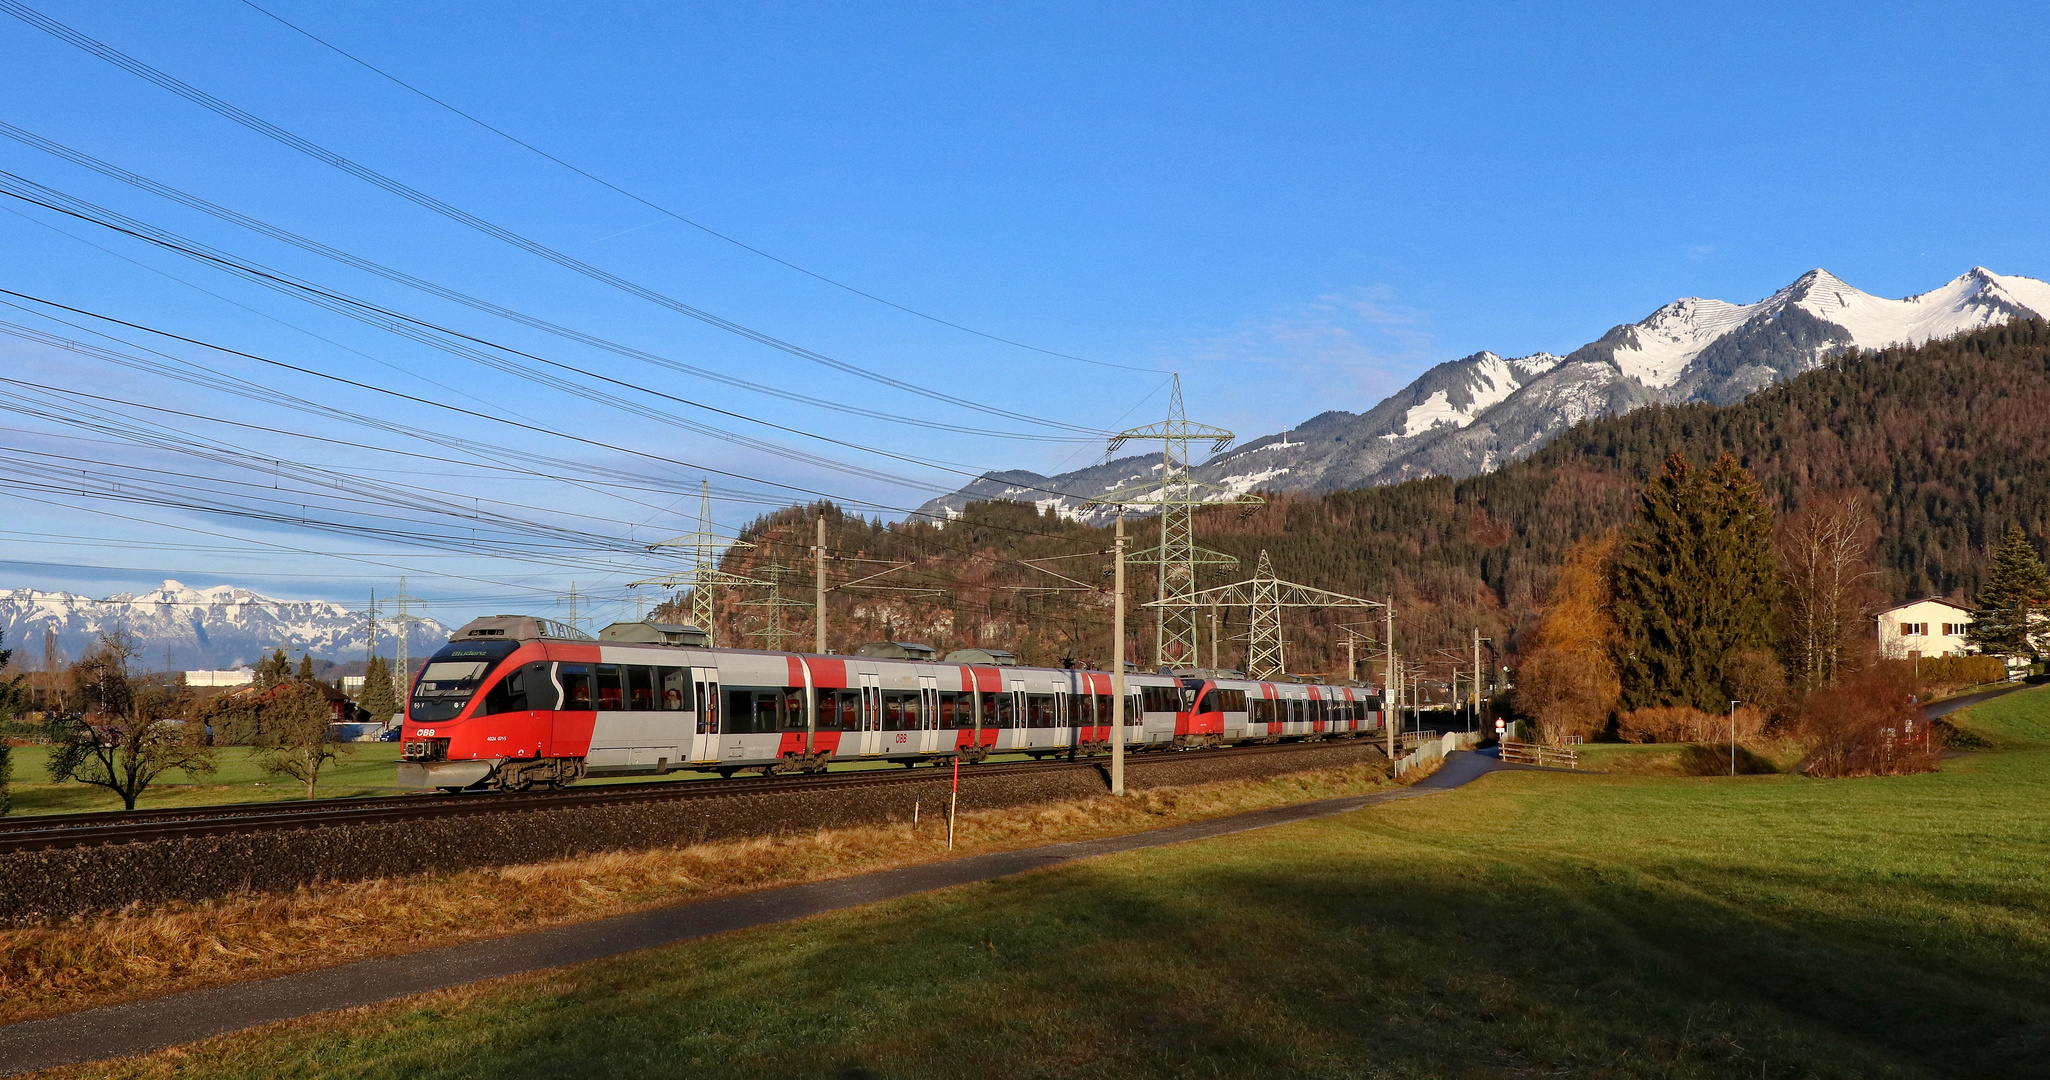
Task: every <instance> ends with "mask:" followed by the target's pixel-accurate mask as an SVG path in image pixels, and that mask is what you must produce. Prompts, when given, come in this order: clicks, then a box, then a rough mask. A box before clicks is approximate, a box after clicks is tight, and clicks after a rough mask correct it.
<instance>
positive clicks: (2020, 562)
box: [1965, 524, 2050, 660]
mask: <svg viewBox="0 0 2050 1080" xmlns="http://www.w3.org/2000/svg"><path fill="white" fill-rule="evenodd" d="M2046 608H2050V574H2046V573H2045V572H2044V570H2043V560H2042V559H2040V558H2038V557H2037V555H2036V548H2035V545H2033V544H2031V543H2029V536H2028V534H2027V533H2025V532H2023V531H2022V527H2021V526H2020V525H2018V524H2017V525H2009V526H2008V527H2007V538H2006V539H2005V540H2002V541H2001V542H2000V550H1999V551H1996V552H1994V553H1993V563H1992V565H1991V566H1990V567H1988V568H1987V572H1986V584H1984V585H1982V586H1980V587H1979V610H1978V612H1977V614H1975V615H1974V616H1973V617H1972V623H1971V625H1970V626H1969V627H1967V628H1966V629H1965V640H1967V641H1969V642H1971V643H1972V645H1973V646H1975V647H1977V648H1978V650H1979V651H1980V652H1982V653H1986V654H1988V655H1990V656H2015V657H2027V658H2029V659H2031V660H2034V659H2039V658H2041V656H2042V655H2043V652H2044V651H2045V645H2046V641H2045V638H2046V637H2050V626H2045V625H2044V621H2045V619H2046V618H2050V613H2046V611H2045V609H2046Z"/></svg>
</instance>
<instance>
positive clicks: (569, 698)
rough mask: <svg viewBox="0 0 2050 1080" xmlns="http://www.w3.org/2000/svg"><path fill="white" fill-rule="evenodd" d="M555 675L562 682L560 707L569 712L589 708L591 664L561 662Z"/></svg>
mask: <svg viewBox="0 0 2050 1080" xmlns="http://www.w3.org/2000/svg"><path fill="white" fill-rule="evenodd" d="M555 676H556V678H557V679H559V680H560V681H561V682H562V707H563V708H565V709H568V710H570V711H571V712H589V711H590V709H591V665H589V664H563V665H562V666H561V667H559V668H557V669H556V673H555Z"/></svg>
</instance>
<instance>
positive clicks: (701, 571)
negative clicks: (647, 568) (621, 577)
mask: <svg viewBox="0 0 2050 1080" xmlns="http://www.w3.org/2000/svg"><path fill="white" fill-rule="evenodd" d="M698 491H699V493H698V500H699V501H698V531H696V532H694V533H686V534H684V535H682V536H672V537H670V538H669V539H667V540H662V541H658V542H656V543H653V544H649V545H648V550H649V551H655V550H658V549H661V548H681V549H683V550H685V551H689V552H691V553H692V555H693V556H694V558H695V562H696V565H695V566H694V567H693V568H692V569H691V571H690V572H689V573H685V574H665V575H663V576H661V577H651V578H642V579H641V580H639V581H629V582H627V583H626V587H627V588H629V589H632V588H636V587H638V586H641V585H660V586H662V587H664V588H670V589H674V588H678V587H679V586H684V585H688V586H690V607H691V618H692V620H694V621H695V623H696V625H697V628H698V629H700V630H703V631H704V632H705V636H706V640H707V641H709V642H710V643H711V644H712V645H714V646H716V645H718V644H719V628H718V625H717V623H718V609H717V608H716V607H715V606H714V605H713V602H712V601H713V595H712V590H713V589H714V588H716V587H718V586H720V585H726V586H733V587H739V586H745V585H765V584H767V582H762V581H756V580H755V579H754V578H751V577H742V576H741V575H739V574H729V573H727V572H726V571H724V570H721V569H719V556H720V554H721V553H722V552H724V551H725V550H726V549H727V548H729V547H739V548H751V547H753V546H754V545H753V544H750V543H748V542H747V541H745V540H728V539H726V538H725V537H722V536H719V535H718V534H716V533H714V532H713V531H712V487H711V483H710V482H709V481H707V482H705V483H704V484H702V485H701V486H700V487H699V489H698Z"/></svg>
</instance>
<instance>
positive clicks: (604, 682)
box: [597, 664, 626, 712]
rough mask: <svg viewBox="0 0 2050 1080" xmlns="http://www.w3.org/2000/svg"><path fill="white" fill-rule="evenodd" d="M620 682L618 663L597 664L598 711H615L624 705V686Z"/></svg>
mask: <svg viewBox="0 0 2050 1080" xmlns="http://www.w3.org/2000/svg"><path fill="white" fill-rule="evenodd" d="M621 682H622V680H621V679H620V676H619V665H618V664H599V665H598V686H597V690H598V711H599V712H616V711H618V710H620V709H622V708H625V707H626V688H625V687H624V686H622V685H621Z"/></svg>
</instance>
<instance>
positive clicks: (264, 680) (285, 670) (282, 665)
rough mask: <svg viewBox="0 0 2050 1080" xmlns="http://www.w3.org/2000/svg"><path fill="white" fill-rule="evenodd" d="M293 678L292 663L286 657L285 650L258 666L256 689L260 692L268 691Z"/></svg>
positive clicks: (273, 654) (268, 657) (267, 658)
mask: <svg viewBox="0 0 2050 1080" xmlns="http://www.w3.org/2000/svg"><path fill="white" fill-rule="evenodd" d="M291 677H292V661H291V659H290V658H288V657H287V656H286V655H285V650H283V649H279V650H278V651H276V652H274V653H272V654H270V655H269V656H267V657H265V658H264V659H263V660H262V661H261V662H259V663H258V664H257V665H256V688H257V689H258V690H268V689H270V688H271V687H273V686H276V685H277V684H279V683H281V682H284V681H285V680H286V679H289V678H291Z"/></svg>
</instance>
